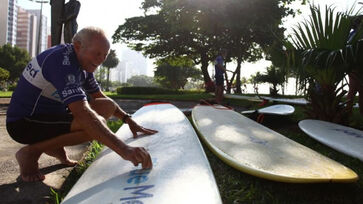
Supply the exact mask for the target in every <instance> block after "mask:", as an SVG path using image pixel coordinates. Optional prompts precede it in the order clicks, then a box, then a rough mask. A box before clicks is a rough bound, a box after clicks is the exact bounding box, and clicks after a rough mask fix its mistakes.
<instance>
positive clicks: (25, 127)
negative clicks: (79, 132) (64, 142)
mask: <svg viewBox="0 0 363 204" xmlns="http://www.w3.org/2000/svg"><path fill="white" fill-rule="evenodd" d="M72 121H73V116H72V114H70V113H65V114H60V115H37V116H31V117H25V118H23V119H20V120H17V121H15V122H8V123H6V129H7V130H8V133H9V135H10V137H11V138H13V139H14V140H15V141H17V142H19V143H22V144H34V143H37V142H41V141H44V140H48V139H51V138H54V137H57V136H59V135H62V134H66V133H70V132H71V124H72Z"/></svg>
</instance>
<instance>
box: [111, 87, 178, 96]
mask: <svg viewBox="0 0 363 204" xmlns="http://www.w3.org/2000/svg"><path fill="white" fill-rule="evenodd" d="M180 93H181V92H179V91H178V90H175V89H165V88H160V87H137V86H132V87H119V88H117V94H130V95H143V94H149V95H150V94H180Z"/></svg>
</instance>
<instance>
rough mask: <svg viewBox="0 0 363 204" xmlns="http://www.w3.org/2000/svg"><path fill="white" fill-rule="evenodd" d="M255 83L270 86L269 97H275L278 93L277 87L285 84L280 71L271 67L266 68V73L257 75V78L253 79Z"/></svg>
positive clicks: (283, 75)
mask: <svg viewBox="0 0 363 204" xmlns="http://www.w3.org/2000/svg"><path fill="white" fill-rule="evenodd" d="M255 81H256V82H257V83H269V84H271V85H272V86H271V87H270V94H271V96H277V95H278V94H277V93H278V91H279V90H278V89H277V86H278V85H280V86H281V87H282V86H283V83H284V82H285V74H284V72H283V71H282V70H281V69H279V68H277V67H275V66H273V65H271V66H270V67H268V68H267V71H266V73H265V74H261V75H258V77H256V78H255Z"/></svg>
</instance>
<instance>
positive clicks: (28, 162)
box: [15, 145, 45, 182]
mask: <svg viewBox="0 0 363 204" xmlns="http://www.w3.org/2000/svg"><path fill="white" fill-rule="evenodd" d="M39 157H40V155H38V154H36V153H35V152H33V151H31V149H30V148H29V145H28V146H25V147H22V148H21V149H20V150H19V151H17V152H16V154H15V158H16V160H17V161H18V164H19V168H20V176H21V178H22V179H23V181H26V182H33V181H42V180H44V179H45V176H44V175H43V174H41V173H40V172H39V167H38V159H39Z"/></svg>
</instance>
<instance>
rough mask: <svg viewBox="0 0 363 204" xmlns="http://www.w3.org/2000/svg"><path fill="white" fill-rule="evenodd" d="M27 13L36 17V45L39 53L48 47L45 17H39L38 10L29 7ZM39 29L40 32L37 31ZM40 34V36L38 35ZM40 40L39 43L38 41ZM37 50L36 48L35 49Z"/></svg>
mask: <svg viewBox="0 0 363 204" xmlns="http://www.w3.org/2000/svg"><path fill="white" fill-rule="evenodd" d="M27 11H28V12H29V13H31V14H33V15H35V16H36V17H37V25H38V28H37V37H36V38H37V42H36V43H37V46H39V49H40V50H39V53H40V52H42V51H44V50H46V49H47V48H48V33H47V31H48V28H47V17H46V16H44V15H42V18H41V19H40V10H34V9H30V10H27ZM39 29H40V32H39ZM38 35H40V36H38ZM38 40H40V43H39V42H38ZM37 51H38V50H37Z"/></svg>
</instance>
